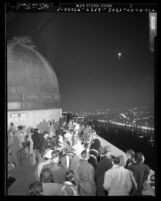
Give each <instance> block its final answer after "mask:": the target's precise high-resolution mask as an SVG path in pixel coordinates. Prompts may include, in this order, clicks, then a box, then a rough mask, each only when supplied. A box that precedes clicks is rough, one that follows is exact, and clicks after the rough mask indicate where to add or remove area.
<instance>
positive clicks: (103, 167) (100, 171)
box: [95, 156, 112, 196]
mask: <svg viewBox="0 0 161 201" xmlns="http://www.w3.org/2000/svg"><path fill="white" fill-rule="evenodd" d="M110 168H112V162H111V160H110V159H108V158H107V157H106V156H103V157H101V159H100V162H99V163H98V164H97V166H96V171H95V180H96V186H97V195H98V196H105V191H104V188H103V182H104V174H105V172H106V171H107V170H109V169H110Z"/></svg>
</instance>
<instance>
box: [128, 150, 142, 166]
mask: <svg viewBox="0 0 161 201" xmlns="http://www.w3.org/2000/svg"><path fill="white" fill-rule="evenodd" d="M126 154H127V158H128V159H129V160H132V161H133V162H136V163H144V161H145V157H144V155H143V153H142V152H137V153H136V152H135V151H134V150H132V149H128V150H127V152H126Z"/></svg>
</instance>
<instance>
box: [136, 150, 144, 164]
mask: <svg viewBox="0 0 161 201" xmlns="http://www.w3.org/2000/svg"><path fill="white" fill-rule="evenodd" d="M135 160H136V162H137V163H141V162H142V160H143V153H141V152H138V153H136V154H135Z"/></svg>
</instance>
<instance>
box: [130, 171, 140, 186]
mask: <svg viewBox="0 0 161 201" xmlns="http://www.w3.org/2000/svg"><path fill="white" fill-rule="evenodd" d="M129 171H130V176H131V181H132V182H133V184H134V185H135V188H136V189H137V187H138V184H137V182H136V180H135V177H134V175H133V172H132V171H131V170H129Z"/></svg>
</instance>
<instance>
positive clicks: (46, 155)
mask: <svg viewBox="0 0 161 201" xmlns="http://www.w3.org/2000/svg"><path fill="white" fill-rule="evenodd" d="M53 151H54V150H52V149H47V150H46V151H45V153H44V157H43V158H47V159H51V158H52V153H53Z"/></svg>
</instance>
